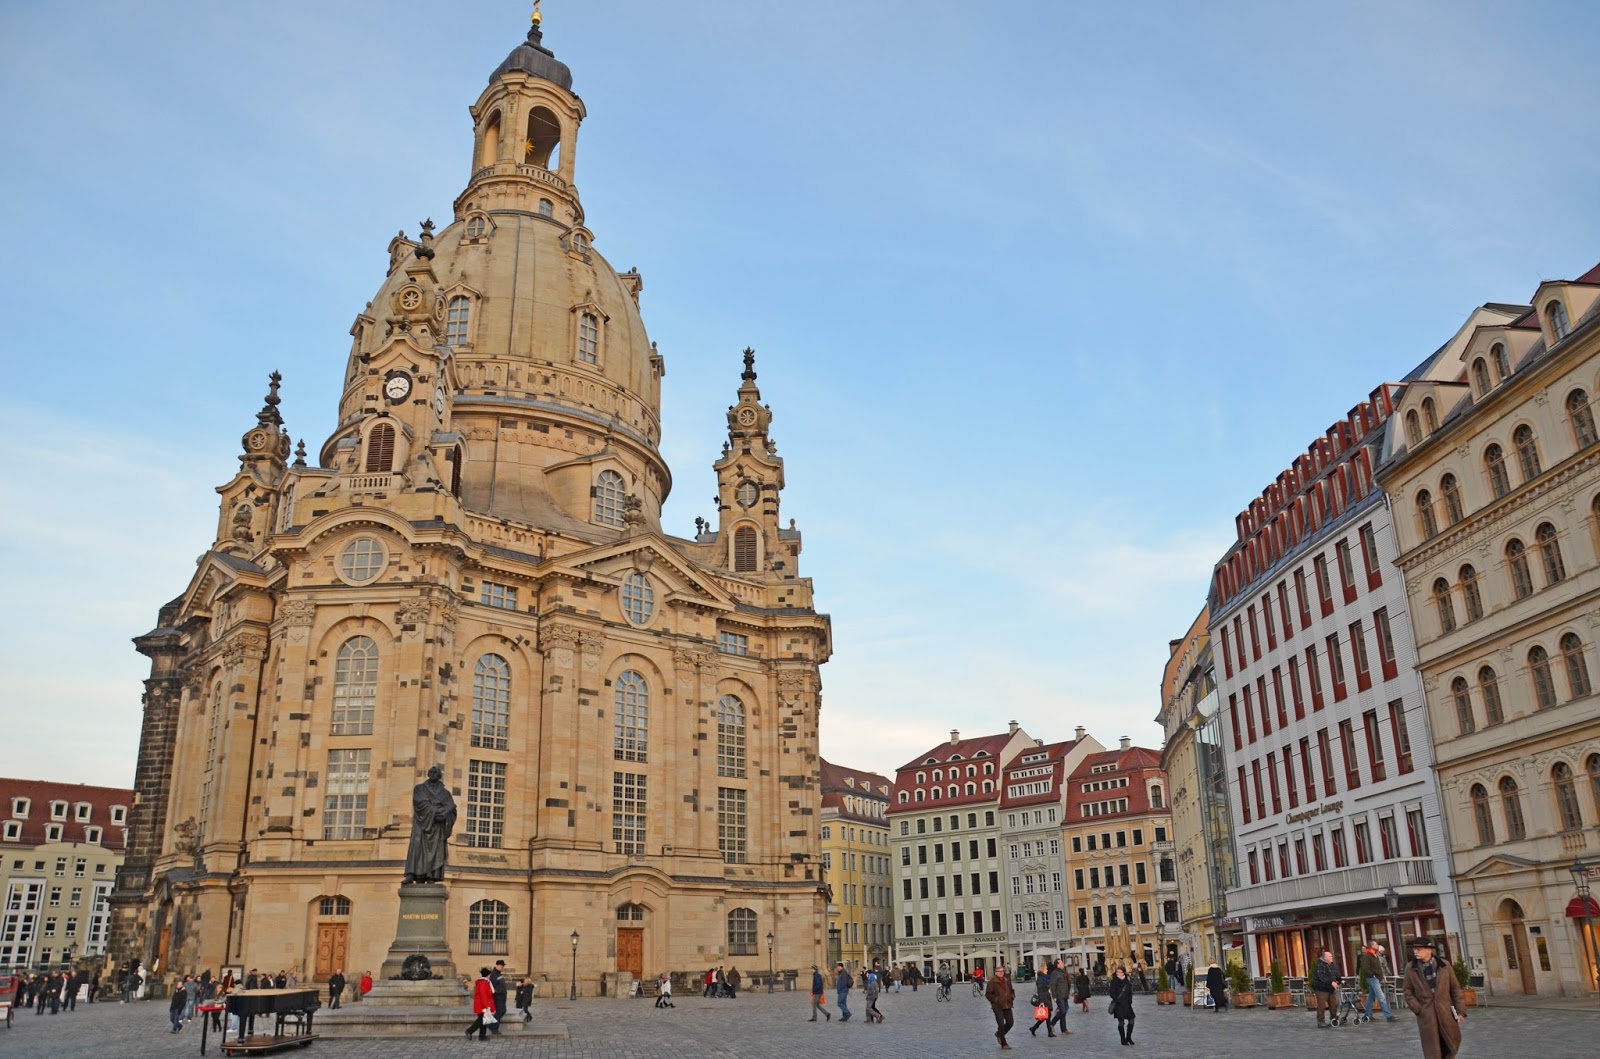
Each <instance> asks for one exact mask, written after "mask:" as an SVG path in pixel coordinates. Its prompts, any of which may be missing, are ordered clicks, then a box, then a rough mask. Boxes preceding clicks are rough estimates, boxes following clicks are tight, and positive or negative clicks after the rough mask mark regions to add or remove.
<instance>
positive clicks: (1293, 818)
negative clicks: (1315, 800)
mask: <svg viewBox="0 0 1600 1059" xmlns="http://www.w3.org/2000/svg"><path fill="white" fill-rule="evenodd" d="M1343 808H1344V799H1342V798H1341V799H1340V800H1339V801H1336V802H1327V803H1325V804H1323V805H1319V806H1317V807H1316V808H1315V809H1306V810H1304V811H1303V812H1298V813H1290V814H1289V815H1288V816H1286V817H1284V818H1283V822H1284V823H1286V824H1298V823H1299V822H1300V821H1302V820H1310V819H1311V818H1312V817H1316V816H1321V815H1322V814H1323V813H1337V812H1339V811H1340V810H1342V809H1343Z"/></svg>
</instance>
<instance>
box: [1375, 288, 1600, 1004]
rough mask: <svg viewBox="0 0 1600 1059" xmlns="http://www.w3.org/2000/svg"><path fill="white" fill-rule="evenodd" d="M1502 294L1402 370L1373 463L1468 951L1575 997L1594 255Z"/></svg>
mask: <svg viewBox="0 0 1600 1059" xmlns="http://www.w3.org/2000/svg"><path fill="white" fill-rule="evenodd" d="M1495 308H1496V310H1497V311H1496V312H1495V313H1493V314H1492V315H1489V314H1480V317H1485V316H1486V317H1487V318H1478V319H1475V321H1474V322H1473V323H1472V326H1470V327H1469V328H1468V329H1467V330H1466V332H1465V334H1464V335H1463V336H1462V337H1461V339H1460V340H1459V341H1456V342H1452V343H1451V344H1450V345H1449V346H1447V347H1446V348H1445V349H1444V350H1441V351H1440V352H1439V353H1438V354H1436V355H1435V357H1434V358H1432V359H1431V360H1430V361H1429V362H1428V363H1427V364H1425V365H1424V366H1423V368H1424V370H1425V371H1426V373H1427V376H1428V377H1427V380H1426V381H1419V382H1414V383H1412V384H1411V386H1409V387H1408V388H1407V391H1406V393H1405V396H1404V397H1403V398H1402V399H1401V401H1400V403H1399V409H1398V411H1399V416H1398V417H1397V421H1396V423H1398V424H1403V426H1397V425H1396V424H1395V423H1392V424H1391V426H1390V433H1389V438H1388V450H1387V451H1388V459H1387V461H1386V462H1385V463H1384V465H1383V466H1382V467H1381V468H1380V469H1379V472H1378V480H1379V482H1380V483H1381V484H1382V486H1383V487H1384V489H1386V490H1387V491H1388V492H1389V494H1390V497H1391V501H1392V505H1393V508H1394V511H1395V526H1396V531H1397V535H1398V538H1399V550H1400V556H1399V564H1400V568H1401V569H1402V570H1403V571H1404V573H1405V581H1406V589H1407V592H1408V595H1409V599H1410V607H1411V613H1412V615H1413V618H1414V620H1413V623H1412V624H1413V625H1414V626H1415V629H1416V635H1417V644H1418V661H1419V665H1420V667H1421V672H1422V681H1423V686H1424V688H1425V690H1426V693H1427V699H1428V709H1429V713H1430V715H1431V718H1432V724H1433V736H1434V743H1435V749H1434V767H1435V768H1436V769H1437V771H1438V774H1439V783H1440V786H1441V792H1442V794H1443V797H1444V801H1445V804H1446V805H1447V806H1448V815H1449V824H1450V826H1449V834H1450V839H1451V851H1452V853H1453V856H1454V862H1455V878H1456V883H1457V886H1458V887H1459V889H1460V901H1461V907H1462V918H1463V921H1464V926H1465V928H1466V932H1467V937H1468V940H1469V943H1470V949H1471V955H1472V957H1474V962H1475V963H1477V964H1478V966H1480V967H1481V969H1482V970H1484V971H1485V972H1486V974H1487V978H1488V986H1489V988H1490V989H1491V990H1492V991H1496V992H1511V993H1541V994H1566V995H1580V996H1581V995H1583V994H1584V993H1585V992H1592V991H1593V990H1594V989H1595V988H1596V984H1597V983H1596V980H1595V943H1594V937H1593V934H1592V933H1589V931H1590V930H1592V928H1593V926H1594V924H1593V923H1591V924H1589V925H1588V926H1587V927H1586V924H1585V922H1584V920H1583V918H1582V916H1583V914H1584V903H1583V902H1582V901H1581V900H1580V899H1579V898H1580V894H1579V890H1578V886H1577V880H1576V878H1575V876H1574V869H1575V868H1580V869H1581V870H1584V871H1586V874H1587V875H1588V879H1589V882H1590V885H1591V886H1594V887H1595V888H1596V889H1600V867H1595V865H1596V864H1597V862H1600V841H1597V837H1596V836H1597V835H1600V831H1597V825H1600V699H1597V698H1596V695H1595V685H1594V677H1593V674H1594V673H1595V671H1596V666H1597V665H1600V656H1597V654H1596V647H1595V644H1596V640H1597V639H1600V432H1597V430H1596V426H1595V413H1594V409H1593V405H1592V395H1593V394H1594V393H1595V392H1597V390H1600V267H1596V268H1594V269H1591V270H1590V271H1589V272H1588V273H1586V274H1584V275H1583V276H1580V277H1579V278H1578V279H1576V280H1572V281H1562V280H1551V281H1547V282H1545V283H1541V284H1540V285H1539V286H1538V288H1537V289H1536V290H1535V291H1534V297H1533V304H1532V305H1528V306H1510V307H1508V306H1496V307H1495ZM1591 900H1592V899H1591ZM1586 934H1588V936H1586Z"/></svg>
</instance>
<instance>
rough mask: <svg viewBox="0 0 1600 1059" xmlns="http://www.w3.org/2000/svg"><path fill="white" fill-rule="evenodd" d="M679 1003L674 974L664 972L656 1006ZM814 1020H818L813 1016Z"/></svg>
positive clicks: (671, 1005)
mask: <svg viewBox="0 0 1600 1059" xmlns="http://www.w3.org/2000/svg"><path fill="white" fill-rule="evenodd" d="M677 1006H678V1005H676V1004H674V1003H673V1002H672V975H670V974H667V973H666V972H664V971H663V972H662V974H661V980H660V982H658V983H657V984H656V1007H658V1008H675V1007H677ZM811 1021H812V1022H815V1021H817V1020H816V1017H815V1016H813V1017H812V1019H811Z"/></svg>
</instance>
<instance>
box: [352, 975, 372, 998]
mask: <svg viewBox="0 0 1600 1059" xmlns="http://www.w3.org/2000/svg"><path fill="white" fill-rule="evenodd" d="M370 992H372V972H371V971H362V972H361V988H360V989H358V990H357V991H356V999H357V1000H365V999H367V994H368V993H370Z"/></svg>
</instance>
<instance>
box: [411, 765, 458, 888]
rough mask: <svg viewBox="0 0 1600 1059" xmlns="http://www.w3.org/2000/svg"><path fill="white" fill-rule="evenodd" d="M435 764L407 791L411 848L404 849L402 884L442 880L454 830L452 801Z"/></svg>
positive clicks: (440, 772)
mask: <svg viewBox="0 0 1600 1059" xmlns="http://www.w3.org/2000/svg"><path fill="white" fill-rule="evenodd" d="M443 777H444V771H443V770H442V769H440V768H439V766H438V765H434V766H433V767H432V768H430V769H428V778H427V779H426V780H424V781H423V782H421V783H419V784H417V785H416V787H415V788H414V789H413V790H412V792H411V845H410V847H409V848H408V849H407V850H406V882H408V883H437V882H443V881H444V865H445V859H446V855H447V854H448V852H449V846H450V833H451V832H452V831H454V830H455V829H456V800H455V799H454V798H453V797H451V796H450V788H448V787H446V786H445V785H444V779H443Z"/></svg>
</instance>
